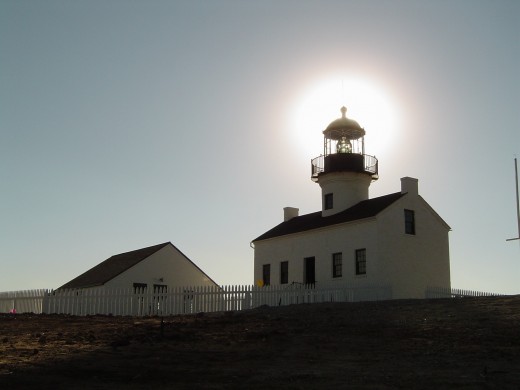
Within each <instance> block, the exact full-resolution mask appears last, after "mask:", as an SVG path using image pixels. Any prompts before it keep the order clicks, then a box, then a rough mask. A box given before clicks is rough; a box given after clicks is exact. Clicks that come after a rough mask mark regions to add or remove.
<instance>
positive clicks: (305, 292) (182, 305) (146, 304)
mask: <svg viewBox="0 0 520 390" xmlns="http://www.w3.org/2000/svg"><path fill="white" fill-rule="evenodd" d="M387 299H392V289H391V287H388V286H369V287H351V286H347V285H344V284H339V283H335V284H330V285H320V286H315V285H299V284H293V285H284V286H265V287H258V286H248V285H245V286H223V287H209V286H202V287H201V286H196V287H181V288H174V289H170V290H169V291H159V292H158V291H156V292H154V291H150V290H144V289H143V290H141V289H129V290H122V289H120V290H106V289H102V288H99V289H91V290H58V291H52V290H29V291H16V292H7V293H0V313H2V312H3V313H8V312H16V313H24V312H33V313H46V314H70V315H80V316H84V315H94V314H105V315H130V316H145V315H176V314H193V313H200V312H217V311H237V310H246V309H252V308H255V307H259V306H263V305H267V306H283V305H290V304H299V303H318V302H356V301H377V300H387Z"/></svg>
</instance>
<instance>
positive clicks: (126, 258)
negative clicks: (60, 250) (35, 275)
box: [60, 242, 171, 289]
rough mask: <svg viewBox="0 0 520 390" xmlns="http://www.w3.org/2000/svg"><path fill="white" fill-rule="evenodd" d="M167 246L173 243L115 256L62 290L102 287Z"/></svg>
mask: <svg viewBox="0 0 520 390" xmlns="http://www.w3.org/2000/svg"><path fill="white" fill-rule="evenodd" d="M166 245H171V243H170V242H165V243H163V244H159V245H154V246H150V247H148V248H143V249H137V250H135V251H131V252H126V253H121V254H119V255H114V256H112V257H110V258H108V259H107V260H105V261H103V262H102V263H99V264H98V265H96V266H95V267H94V268H91V269H89V270H88V271H87V272H85V273H83V274H81V275H79V276H78V277H77V278H74V279H72V280H71V281H70V282H68V283H66V284H64V285H63V286H61V287H60V289H68V288H86V287H94V286H101V285H103V284H105V283H106V282H108V281H109V280H111V279H113V278H115V277H116V276H117V275H119V274H121V273H123V272H124V271H126V270H127V269H129V268H130V267H133V266H134V265H136V264H137V263H139V262H141V261H142V260H144V259H146V258H147V257H150V256H151V255H153V254H154V253H155V252H157V251H158V250H159V249H162V248H164V247H165V246H166Z"/></svg>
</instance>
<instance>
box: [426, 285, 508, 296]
mask: <svg viewBox="0 0 520 390" xmlns="http://www.w3.org/2000/svg"><path fill="white" fill-rule="evenodd" d="M499 296H503V294H495V293H490V292H483V291H475V290H462V289H459V288H447V287H428V288H427V289H426V293H425V298H464V297H499Z"/></svg>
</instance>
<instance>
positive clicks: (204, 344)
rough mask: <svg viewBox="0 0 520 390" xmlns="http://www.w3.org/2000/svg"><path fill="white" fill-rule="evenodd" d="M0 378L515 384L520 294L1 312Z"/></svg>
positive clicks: (221, 385)
mask: <svg viewBox="0 0 520 390" xmlns="http://www.w3.org/2000/svg"><path fill="white" fill-rule="evenodd" d="M0 388H1V389H20V388H53V389H56V388H63V389H65V388H66V389H92V388H94V389H115V388H127V389H141V388H143V389H146V388H150V389H152V388H153V389H162V388H165V389H166V388H169V389H188V388H189V389H194V388H195V389H199V388H200V389H265V388H284V389H316V388H323V389H452V388H456V389H520V296H512V297H481V298H462V299H437V300H402V301H387V302H365V303H330V304H314V305H292V306H286V307H261V308H257V309H254V310H249V311H244V312H227V313H212V314H209V313H201V314H198V315H190V316H175V317H165V318H163V319H162V318H158V317H153V318H134V317H110V316H91V317H72V316H63V315H34V314H16V315H12V314H11V315H9V314H1V315H0Z"/></svg>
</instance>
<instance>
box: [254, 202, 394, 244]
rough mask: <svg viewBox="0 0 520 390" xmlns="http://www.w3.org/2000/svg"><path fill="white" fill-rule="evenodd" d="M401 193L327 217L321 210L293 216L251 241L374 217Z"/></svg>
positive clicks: (358, 204)
mask: <svg viewBox="0 0 520 390" xmlns="http://www.w3.org/2000/svg"><path fill="white" fill-rule="evenodd" d="M403 195H404V194H402V193H401V192H396V193H394V194H389V195H385V196H380V197H378V198H373V199H368V200H364V201H362V202H359V203H357V204H356V205H354V206H352V207H350V208H348V209H346V210H345V211H341V212H339V213H337V214H334V215H331V216H328V217H322V216H321V211H318V212H316V213H311V214H306V215H301V216H299V217H294V218H292V219H290V220H288V221H286V222H282V223H281V224H279V225H277V226H275V227H274V228H272V229H271V230H269V231H267V232H265V233H264V234H262V235H261V236H260V237H257V238H255V239H254V240H253V242H255V241H261V240H267V239H268V238H274V237H280V236H285V235H287V234H292V233H299V232H304V231H307V230H313V229H319V228H322V227H326V226H331V225H337V224H340V223H345V222H351V221H356V220H359V219H364V218H370V217H374V216H376V215H377V214H379V213H380V212H381V211H383V210H384V209H386V208H387V207H388V206H390V205H391V204H392V203H394V202H395V201H396V200H398V199H399V198H401V197H402V196H403Z"/></svg>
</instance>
